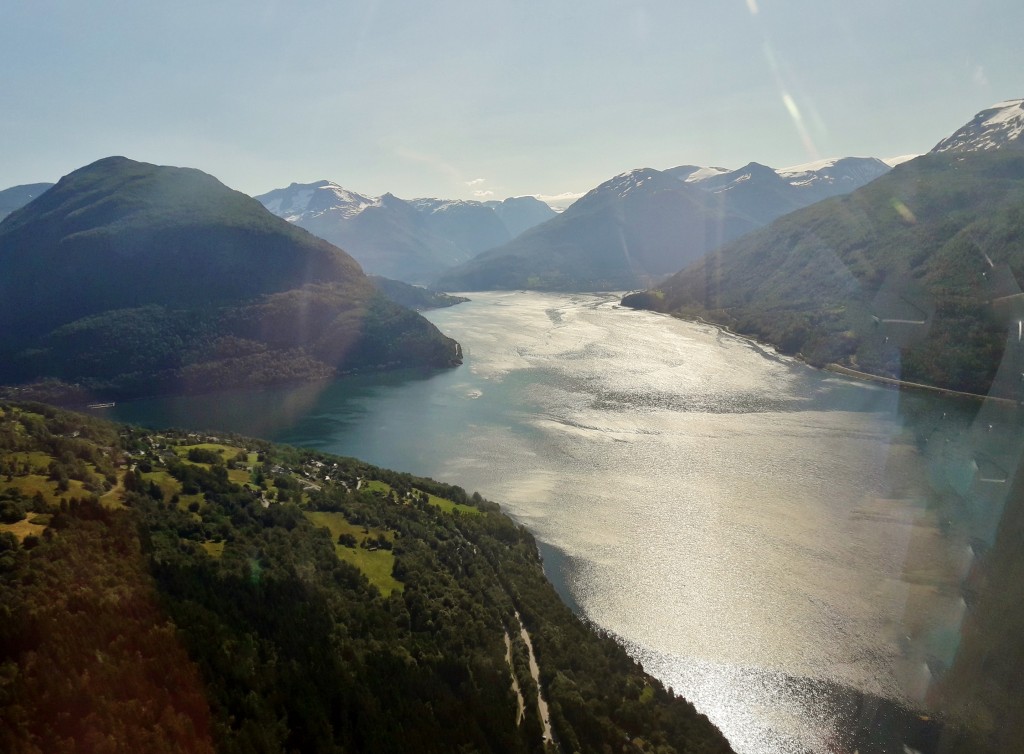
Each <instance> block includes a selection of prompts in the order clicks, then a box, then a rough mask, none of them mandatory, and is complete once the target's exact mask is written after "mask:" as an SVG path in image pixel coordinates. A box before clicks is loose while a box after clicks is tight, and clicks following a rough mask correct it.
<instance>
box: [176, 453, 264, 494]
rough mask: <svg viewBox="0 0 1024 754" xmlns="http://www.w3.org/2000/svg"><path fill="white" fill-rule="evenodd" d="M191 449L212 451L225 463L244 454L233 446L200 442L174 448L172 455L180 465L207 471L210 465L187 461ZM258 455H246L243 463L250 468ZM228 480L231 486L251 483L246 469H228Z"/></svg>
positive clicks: (249, 473)
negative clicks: (201, 468)
mask: <svg viewBox="0 0 1024 754" xmlns="http://www.w3.org/2000/svg"><path fill="white" fill-rule="evenodd" d="M193 448H198V449H200V450H212V451H213V452H214V453H216V454H217V455H219V456H220V457H221V459H222V460H223V461H224V462H225V463H227V462H228V461H230V460H232V459H233V458H234V457H235V456H237V455H238V454H239V453H246V450H245V448H239V447H236V446H234V445H223V444H221V443H215V442H201V443H196V444H195V445H176V446H174V453H175V455H177V456H178V458H179V459H180V460H181V462H182V463H188V464H191V465H193V466H201V467H203V468H204V469H207V470H209V468H210V464H208V463H197V462H195V461H190V460H189V459H188V452H189V451H190V450H192V449H193ZM257 458H258V454H256V453H246V460H245V463H246V464H248V465H249V466H250V467H251V466H253V465H255V464H256V462H257ZM228 480H230V481H231V482H232V483H233V484H240V485H248V484H250V483H251V482H252V473H251V472H250V471H249V469H248V468H245V469H228Z"/></svg>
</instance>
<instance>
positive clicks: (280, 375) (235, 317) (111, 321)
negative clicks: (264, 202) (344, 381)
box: [0, 157, 458, 395]
mask: <svg viewBox="0 0 1024 754" xmlns="http://www.w3.org/2000/svg"><path fill="white" fill-rule="evenodd" d="M0 329H2V330H3V331H4V332H5V333H6V334H7V335H6V337H5V338H4V341H3V344H2V345H0V350H2V353H0V380H2V381H4V382H8V383H10V382H24V381H31V380H38V379H41V378H56V379H60V380H63V381H65V382H75V383H82V384H83V385H85V386H86V387H88V388H90V389H94V390H96V391H98V392H100V393H103V394H108V395H114V394H117V395H125V394H140V393H147V392H164V391H171V392H174V391H179V390H202V389H211V388H215V387H220V386H224V385H233V384H239V383H241V382H248V383H250V384H258V383H266V382H274V381H280V380H285V379H309V378H320V377H326V376H329V375H331V374H334V373H335V372H337V371H339V370H340V371H351V370H363V369H377V368H383V367H393V366H429V367H440V366H447V365H451V364H453V363H457V361H458V345H457V344H456V343H455V342H454V341H452V340H450V339H448V338H445V337H444V336H443V335H441V334H440V333H439V332H438V331H437V330H436V329H435V328H434V327H433V326H432V325H430V324H429V323H427V322H426V321H425V320H423V319H422V318H420V317H419V316H418V315H415V314H413V313H411V312H409V311H407V310H405V309H403V308H401V307H399V306H396V305H395V304H393V303H391V302H390V301H388V300H387V299H386V298H385V297H383V296H382V295H380V294H379V293H378V292H377V291H376V289H375V288H374V287H373V286H372V284H371V283H370V282H369V281H368V280H367V279H366V277H365V276H364V275H363V273H362V270H361V269H360V268H359V265H358V264H357V263H356V262H355V261H354V260H353V259H352V258H351V257H349V256H348V255H347V254H345V253H344V252H342V251H340V250H339V249H337V248H336V247H334V246H331V245H330V244H329V243H327V242H325V241H322V240H320V239H318V238H316V237H314V236H312V235H310V234H309V233H307V232H305V231H303V230H301V229H299V228H296V227H294V226H292V225H290V224H288V223H287V222H285V221H284V220H281V219H280V218H277V217H275V216H273V215H272V214H271V213H269V212H267V211H266V210H265V209H264V208H263V207H262V206H261V205H260V204H259V202H257V201H256V200H254V199H251V198H249V197H247V196H245V195H244V194H241V193H239V192H237V191H232V190H230V189H228V188H227V187H225V186H224V185H223V184H221V183H220V182H219V181H217V180H216V179H215V178H213V177H212V176H209V175H206V174H205V173H202V172H200V171H198V170H191V169H182V168H171V167H158V166H154V165H148V164H144V163H138V162H133V161H131V160H128V159H125V158H123V157H112V158H107V159H104V160H100V161H99V162H96V163H93V164H92V165H89V166H87V167H84V168H81V169H80V170H77V171H75V172H74V173H71V174H70V175H68V176H66V177H64V178H63V179H62V180H61V181H60V182H59V183H58V184H57V185H56V186H54V187H53V188H52V189H50V190H49V191H47V192H46V193H45V194H43V195H42V196H41V197H39V198H38V199H37V200H35V201H33V202H32V203H30V204H28V205H26V206H25V207H23V208H21V209H20V210H17V211H16V212H14V213H12V214H11V215H10V216H8V217H7V219H6V220H4V222H3V223H0Z"/></svg>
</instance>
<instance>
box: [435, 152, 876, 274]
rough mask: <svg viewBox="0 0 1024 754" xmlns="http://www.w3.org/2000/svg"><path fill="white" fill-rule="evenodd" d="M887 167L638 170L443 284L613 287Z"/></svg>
mask: <svg viewBox="0 0 1024 754" xmlns="http://www.w3.org/2000/svg"><path fill="white" fill-rule="evenodd" d="M889 170H890V167H889V165H887V164H886V163H884V162H882V161H881V160H877V159H874V158H869V157H867V158H862V157H847V158H843V159H835V160H823V161H821V162H818V163H813V164H808V165H801V166H796V167H792V168H786V169H783V170H774V169H772V168H769V167H766V166H764V165H760V164H758V163H756V162H751V163H749V164H748V165H745V166H744V167H742V168H740V169H738V170H728V169H725V168H715V167H697V166H694V165H684V166H680V167H676V168H671V169H669V170H663V171H662V170H654V169H651V168H641V169H638V170H631V171H629V172H627V173H623V174H621V175H617V176H615V177H614V178H612V179H610V180H608V181H606V182H604V183H602V184H601V185H600V186H598V187H597V188H595V189H593V190H592V191H590V192H589V193H587V194H586V195H585V196H583V197H582V198H581V199H579V200H578V201H577V202H576V203H575V204H573V205H571V206H570V207H569V208H568V209H566V210H565V212H563V213H562V214H560V215H559V216H558V217H555V218H553V219H551V220H549V221H548V222H546V223H544V224H542V225H538V226H536V227H534V228H532V229H530V230H528V231H526V232H525V233H523V234H522V235H521V236H519V237H518V238H516V239H514V240H512V241H510V242H509V243H507V244H505V245H504V246H500V247H498V248H495V249H491V250H490V251H487V252H485V253H483V254H481V255H479V256H477V257H476V258H474V259H472V260H471V261H469V262H466V263H464V264H462V265H460V266H459V267H457V268H455V269H453V270H451V271H450V272H448V273H445V274H444V275H443V276H441V278H440V279H439V280H438V285H439V286H440V287H442V288H445V289H448V290H481V289H484V290H486V289H495V288H497V289H515V288H533V289H541V290H616V289H623V288H635V287H637V286H641V285H646V284H649V283H650V282H652V281H654V280H657V279H658V278H660V277H663V276H665V275H669V274H672V273H673V272H675V271H677V270H679V269H680V268H681V267H683V266H685V265H686V264H688V263H689V262H692V261H693V260H695V259H699V258H700V257H701V256H703V255H704V254H706V253H707V252H708V251H710V250H711V249H714V248H716V247H718V246H720V245H721V244H723V243H726V242H727V241H730V240H732V239H734V238H737V237H739V236H741V235H743V234H744V233H747V232H749V231H751V230H754V229H756V228H759V227H761V226H763V225H765V224H767V223H768V222H770V221H772V220H773V219H775V218H777V217H780V216H781V215H784V214H787V213H789V212H792V211H794V210H797V209H800V208H801V207H806V206H808V205H810V204H813V203H815V202H818V201H821V200H822V199H825V198H828V197H831V196H836V195H839V194H844V193H848V192H850V191H853V190H854V189H856V188H858V187H859V186H863V185H864V184H866V183H868V182H869V181H871V180H874V179H875V178H877V177H879V176H881V175H884V174H885V173H886V172H888V171H889Z"/></svg>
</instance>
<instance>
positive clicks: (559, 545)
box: [116, 292, 1017, 754]
mask: <svg viewBox="0 0 1024 754" xmlns="http://www.w3.org/2000/svg"><path fill="white" fill-rule="evenodd" d="M471 295H472V298H473V301H471V302H470V303H468V304H463V305H460V306H457V307H453V308H450V309H443V310H438V311H435V312H431V313H429V316H430V318H431V319H432V320H433V321H434V322H435V323H436V324H437V325H438V326H439V327H440V328H441V330H442V331H443V332H445V333H446V334H449V335H451V336H452V337H454V338H456V339H457V340H459V341H460V342H461V343H462V346H463V350H464V353H465V356H466V363H465V364H464V365H463V366H462V367H460V368H458V369H456V370H452V371H446V372H441V373H437V374H434V375H430V376H421V377H410V376H403V377H396V378H393V379H391V380H390V381H389V382H387V383H385V384H381V383H380V382H379V381H376V380H368V379H364V380H347V381H345V380H343V381H339V382H337V383H333V384H330V385H326V386H313V387H304V388H298V389H289V390H264V391H248V392H238V393H231V394H222V395H218V396H205V397H198V398H183V399H163V400H154V401H139V402H133V403H126V404H122V405H119V406H118V407H117V409H116V413H117V415H116V418H118V419H121V420H126V421H136V422H140V423H144V424H150V425H176V426H185V427H195V428H208V427H220V428H225V429H229V430H235V431H239V432H245V433H250V434H256V435H260V436H264V437H269V438H270V439H273V440H276V441H282V442H288V443H294V444H297V445H303V446H307V447H312V448H316V449H320V450H324V451H328V452H332V453H339V454H342V455H351V456H356V457H359V458H362V459H364V460H367V461H369V462H372V463H375V464H379V465H382V466H387V467H391V468H395V469H400V470H406V471H410V472H413V473H416V474H423V475H429V476H433V477H436V478H439V479H443V480H445V481H448V482H452V483H456V484H460V485H462V486H463V487H465V488H466V489H467V490H469V491H473V490H479V491H480V492H481V493H482V494H483V495H484V496H486V497H488V498H490V499H493V500H496V501H499V502H501V504H502V506H503V508H504V510H505V511H506V512H507V513H509V514H511V515H512V516H513V517H515V518H516V519H517V520H518V521H520V522H522V523H524V524H525V525H526V526H528V527H529V528H530V529H531V530H532V531H533V532H534V534H535V535H536V536H537V537H538V539H539V540H540V541H541V542H542V552H543V553H545V558H546V565H547V569H548V572H549V575H550V576H551V577H552V579H553V580H554V581H555V582H556V584H557V585H558V587H559V588H560V590H562V592H563V594H564V595H565V596H566V597H567V599H568V600H569V601H570V603H571V604H573V605H574V607H575V608H576V609H578V610H579V611H581V612H582V613H583V614H584V615H585V616H586V617H587V618H588V619H589V620H591V621H593V623H595V624H596V625H597V626H600V627H601V628H603V629H605V630H607V631H609V632H611V633H613V634H614V635H616V636H617V637H618V638H620V639H621V640H622V641H623V643H624V644H625V645H626V646H627V648H628V649H629V650H630V651H631V653H632V654H633V655H634V656H635V657H637V658H638V659H639V660H640V661H641V662H642V663H643V664H644V666H645V667H646V669H647V670H648V671H650V672H652V673H653V674H655V675H657V676H658V677H660V678H661V679H662V680H663V681H664V682H665V683H666V685H669V686H672V687H673V688H674V689H675V690H676V691H677V692H680V693H683V694H684V695H686V696H687V697H688V698H690V699H691V700H692V701H694V702H695V703H696V704H697V706H698V708H700V709H701V710H702V711H704V712H705V713H707V714H708V715H709V717H711V719H712V720H713V721H714V722H715V723H716V724H718V725H719V726H720V727H721V728H722V730H723V731H724V732H725V734H726V735H727V736H728V737H729V739H730V741H731V742H732V743H733V745H734V747H735V748H736V749H737V751H740V752H747V753H750V754H753V753H754V752H758V753H759V754H760V753H764V752H786V753H787V754H788V753H789V752H804V751H829V750H832V747H834V746H836V745H837V744H838V743H840V742H843V741H848V740H849V732H848V731H847V730H846V727H848V726H849V725H850V720H849V717H850V712H849V709H846V710H845V711H844V710H843V709H841V708H842V707H843V703H842V702H841V700H840V701H837V697H836V695H835V694H834V693H833V692H834V690H835V689H855V690H857V691H858V692H864V693H866V694H871V695H877V696H879V697H882V698H888V699H896V700H906V701H908V702H910V703H915V702H919V701H921V700H922V699H923V698H924V696H925V694H926V692H927V691H928V687H929V684H930V683H931V681H932V675H933V674H934V673H935V672H936V668H937V667H938V666H939V665H944V666H946V665H948V664H949V663H951V662H952V661H953V658H954V655H955V651H956V646H957V642H958V640H959V639H958V637H959V629H960V623H961V621H962V620H963V615H964V602H963V600H962V599H961V594H960V590H959V585H960V583H961V580H962V579H963V578H964V576H965V574H966V573H967V569H968V568H969V567H970V561H971V557H972V552H971V550H970V547H969V546H968V543H969V542H970V541H972V538H973V539H974V540H977V539H978V538H979V537H983V538H984V537H987V538H988V539H989V541H991V538H992V536H993V532H994V529H995V527H996V526H997V525H998V520H999V517H998V511H996V512H995V513H991V512H990V513H988V514H986V515H987V516H988V518H985V516H981V515H978V516H974V517H973V518H971V520H970V521H969V522H964V521H961V520H959V519H956V516H957V515H960V514H957V513H956V512H955V511H953V512H951V509H949V508H948V507H946V508H944V507H943V506H942V505H941V504H940V503H939V499H940V498H941V497H942V495H943V494H945V493H944V492H943V490H948V489H949V488H950V486H951V485H952V486H953V487H956V486H957V485H959V486H960V487H962V488H963V490H967V489H968V488H969V487H970V486H971V485H973V484H975V483H976V482H975V481H974V477H975V476H977V473H978V464H977V462H976V458H977V457H979V456H978V455H977V454H976V453H975V452H974V450H971V449H970V448H968V447H967V445H965V443H967V444H968V445H969V444H970V443H974V445H975V446H976V445H977V443H978V442H979V440H978V434H977V425H978V421H979V419H978V418H977V416H975V412H976V410H977V408H976V407H974V408H970V409H966V408H965V409H961V408H959V407H957V406H955V405H952V404H949V403H946V402H941V401H939V400H937V399H934V398H928V397H922V396H908V395H907V394H901V393H898V392H896V391H893V390H891V389H886V388H881V387H877V386H873V385H870V384H867V383H857V382H851V381H849V380H846V379H843V378H839V377H836V376H833V375H830V374H828V373H825V372H819V371H816V370H812V369H810V368H808V367H806V366H804V365H802V364H800V363H798V362H795V361H793V360H791V359H787V358H783V357H780V356H778V355H777V354H775V353H774V352H773V351H771V350H770V349H766V348H764V347H762V346H759V345H757V344H755V343H752V342H750V341H748V340H745V339H742V338H739V337H735V336H733V335H730V334H727V333H723V332H722V331H720V330H718V329H715V328H712V327H709V326H704V325H699V324H693V323H687V322H682V321H678V320H674V319H671V318H667V317H663V316H660V315H655V314H651V313H646V312H636V311H632V310H628V309H623V308H620V307H618V306H617V305H616V302H617V297H614V296H603V297H602V296H590V295H557V294H539V293H525V292H519V293H486V294H471ZM999 432H1000V429H999V427H998V425H997V426H996V427H995V428H994V429H993V428H992V427H991V426H990V427H988V428H987V433H988V434H987V435H986V437H985V438H983V439H982V440H981V441H980V442H984V443H988V446H990V447H988V450H986V452H987V453H988V455H987V456H986V458H992V459H995V460H994V461H993V463H995V464H996V466H997V467H998V468H1000V469H1002V470H1003V472H1006V471H1007V469H1010V470H1012V468H1013V467H1015V464H1016V457H1015V456H1013V453H1016V452H1017V451H1012V452H1011V451H1010V450H1007V448H1008V447H1009V445H1012V443H1007V442H1006V438H1004V437H999V436H998V435H999ZM937 448H940V449H941V454H940V455H936V453H939V452H940V451H939V450H936V449H937ZM975 450H976V448H975ZM1000 454H1002V455H1000ZM972 464H973V465H972ZM1004 481H1005V480H1004ZM954 519H956V520H954ZM830 689H831V690H832V691H829V690H830ZM854 717H856V713H854ZM851 748H852V747H851Z"/></svg>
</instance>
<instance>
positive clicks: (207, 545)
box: [200, 542, 224, 558]
mask: <svg viewBox="0 0 1024 754" xmlns="http://www.w3.org/2000/svg"><path fill="white" fill-rule="evenodd" d="M200 546H201V547H202V548H203V549H204V550H206V554H207V555H209V556H210V557H211V558H219V557H220V556H221V555H223V554H224V543H223V542H200Z"/></svg>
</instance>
